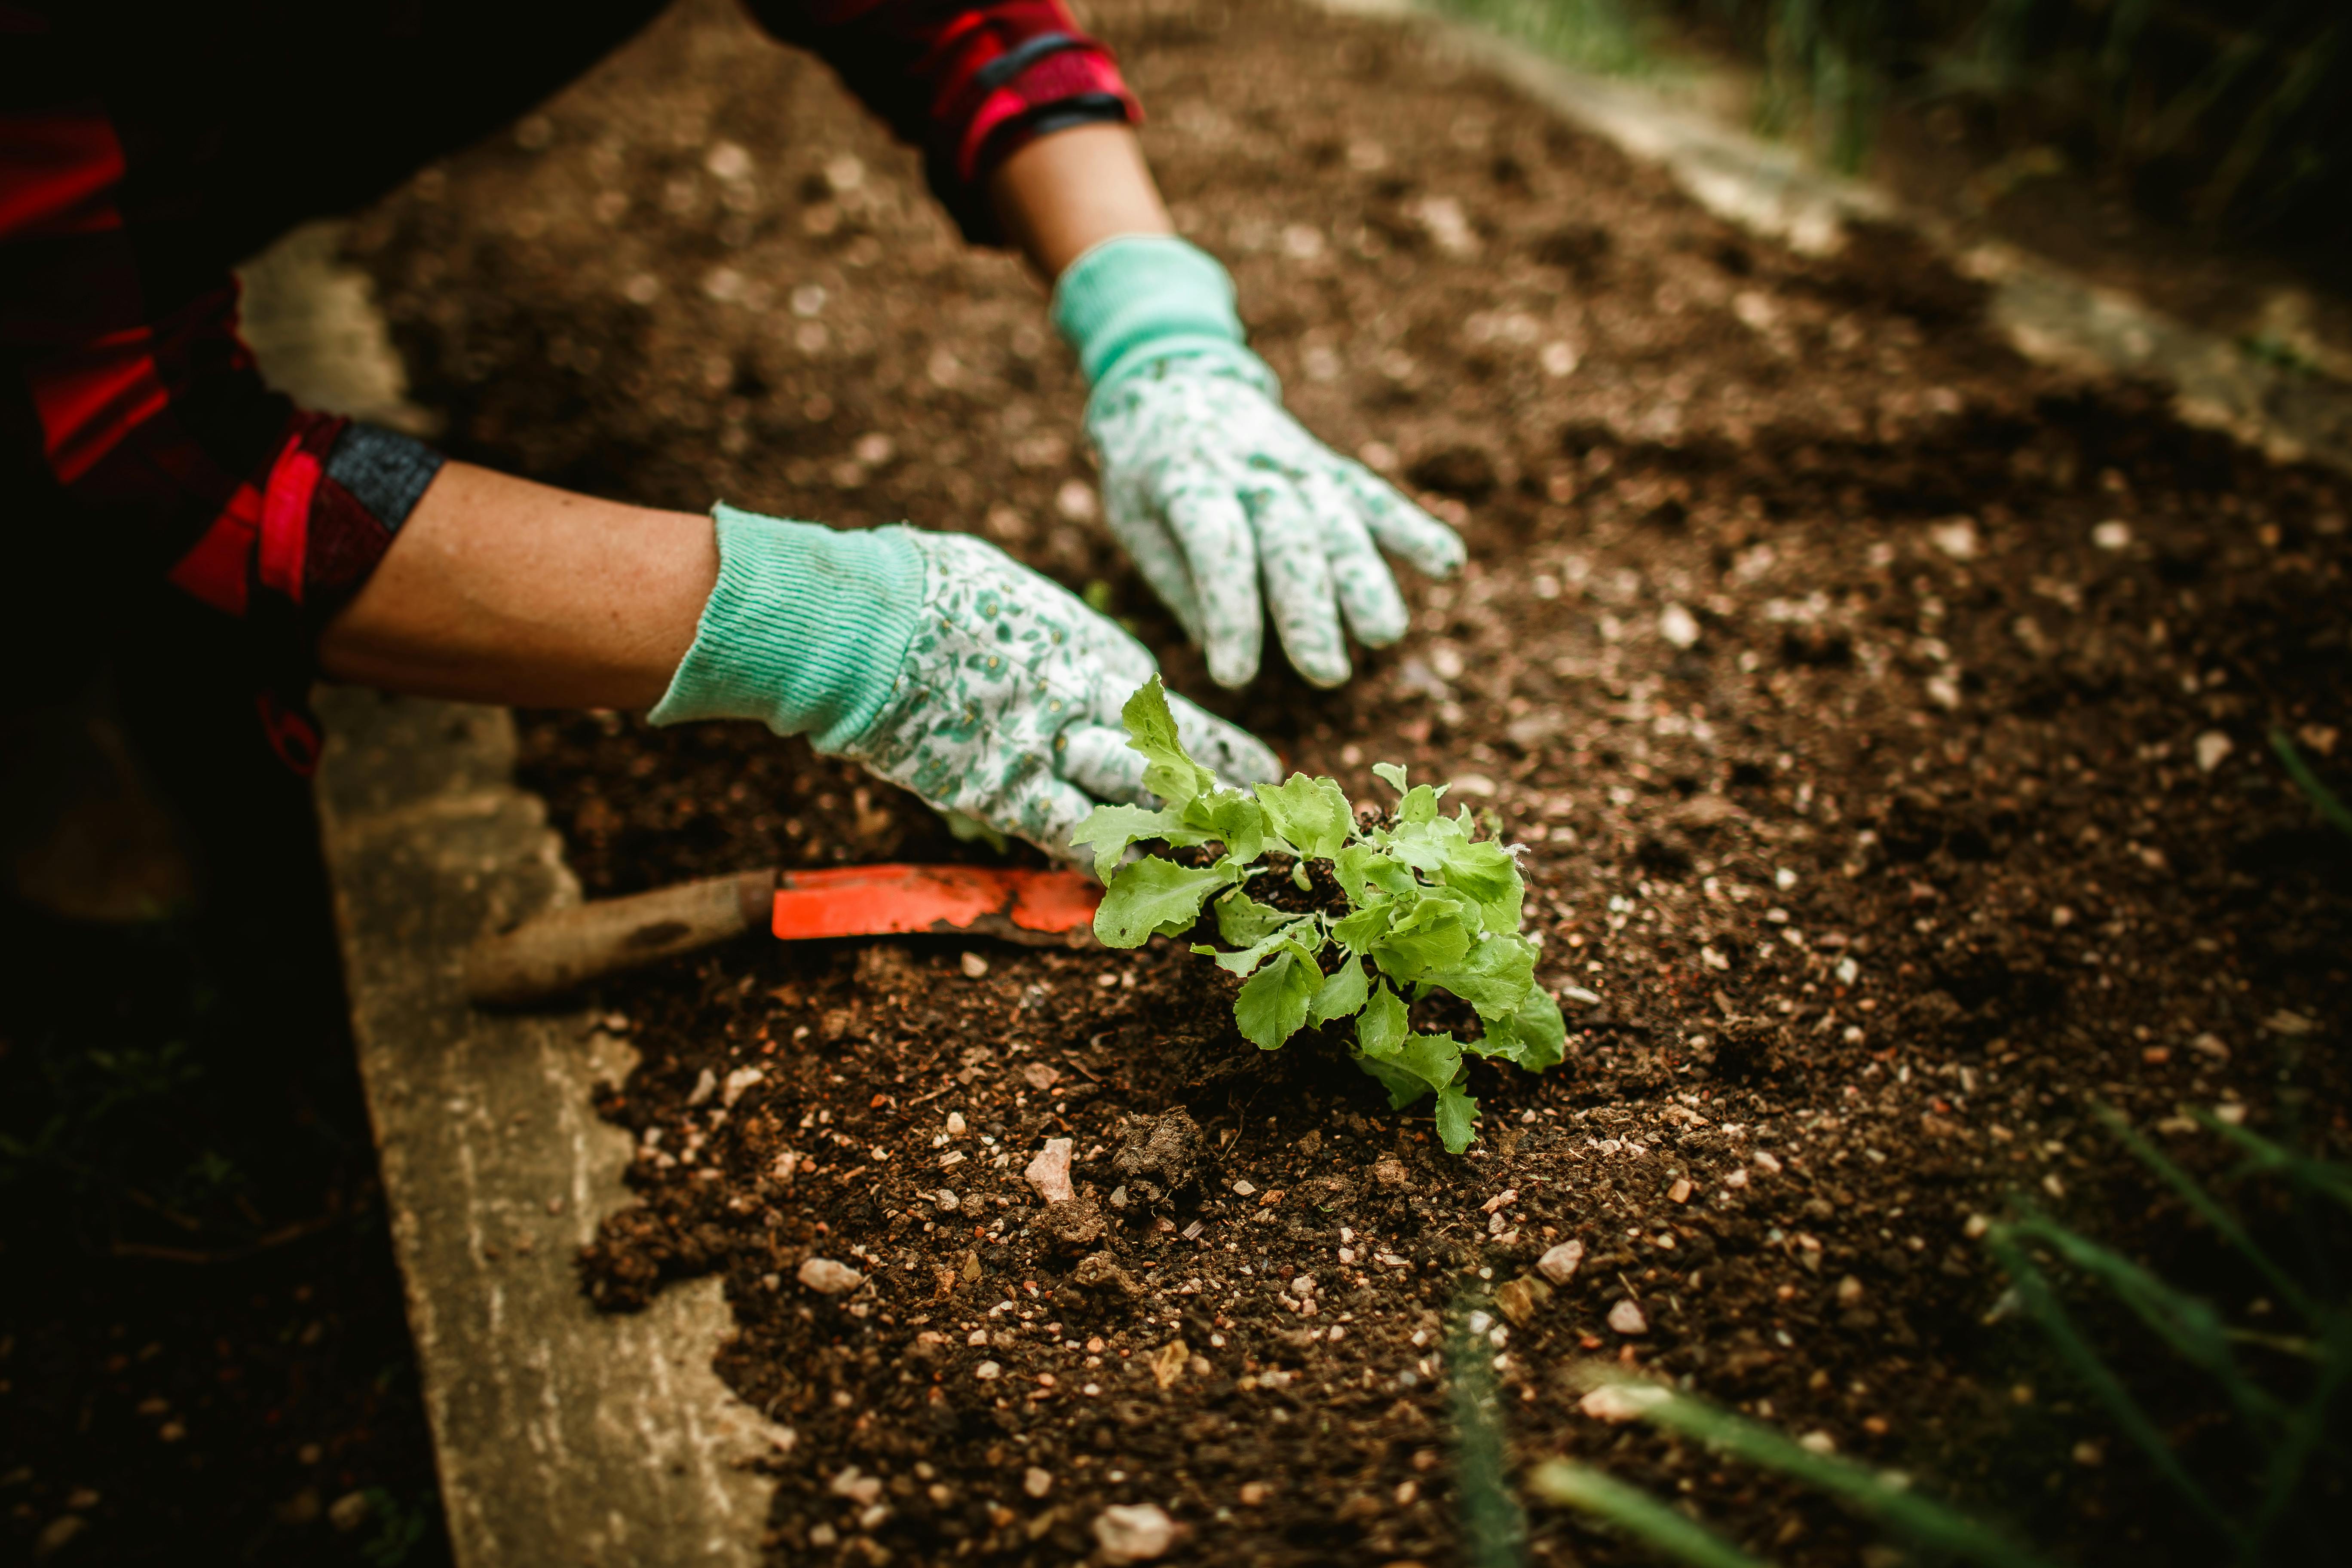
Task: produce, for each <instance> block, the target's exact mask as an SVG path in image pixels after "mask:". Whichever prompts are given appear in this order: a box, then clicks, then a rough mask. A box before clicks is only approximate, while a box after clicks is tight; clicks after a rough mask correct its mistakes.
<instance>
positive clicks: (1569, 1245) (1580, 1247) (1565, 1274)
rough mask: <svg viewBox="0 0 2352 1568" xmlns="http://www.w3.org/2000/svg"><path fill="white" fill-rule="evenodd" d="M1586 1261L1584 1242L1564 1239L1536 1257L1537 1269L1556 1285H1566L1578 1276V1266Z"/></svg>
mask: <svg viewBox="0 0 2352 1568" xmlns="http://www.w3.org/2000/svg"><path fill="white" fill-rule="evenodd" d="M1583 1261H1584V1243H1582V1242H1580V1241H1563V1242H1561V1243H1560V1244H1559V1246H1558V1247H1553V1248H1552V1249H1551V1250H1550V1251H1549V1252H1547V1253H1545V1254H1544V1255H1543V1256H1542V1257H1541V1258H1537V1259H1536V1271H1537V1272H1538V1273H1539V1274H1541V1275H1542V1276H1543V1277H1544V1278H1545V1279H1549V1280H1550V1281H1551V1282H1552V1283H1553V1284H1555V1285H1565V1284H1567V1283H1568V1282H1569V1281H1570V1279H1574V1278H1575V1277H1576V1266H1577V1265H1578V1264H1580V1263H1582V1262H1583Z"/></svg>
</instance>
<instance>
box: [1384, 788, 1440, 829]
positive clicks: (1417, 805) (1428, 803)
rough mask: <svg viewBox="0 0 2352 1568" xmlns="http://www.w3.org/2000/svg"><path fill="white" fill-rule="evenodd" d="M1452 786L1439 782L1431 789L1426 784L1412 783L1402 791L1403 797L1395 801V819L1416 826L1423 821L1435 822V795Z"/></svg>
mask: <svg viewBox="0 0 2352 1568" xmlns="http://www.w3.org/2000/svg"><path fill="white" fill-rule="evenodd" d="M1453 787H1454V786H1453V785H1451V784H1440V785H1438V786H1437V787H1436V788H1435V789H1432V788H1430V787H1429V786H1428V785H1427V784H1415V785H1413V786H1412V788H1411V789H1409V790H1407V791H1405V792H1404V798H1403V799H1402V800H1401V801H1399V802H1397V820H1398V821H1399V822H1400V823H1405V824H1409V825H1412V826H1419V825H1420V824H1422V823H1424V822H1435V821H1436V820H1438V817H1437V797H1438V796H1440V795H1444V793H1445V792H1446V791H1447V790H1449V789H1451V788H1453Z"/></svg>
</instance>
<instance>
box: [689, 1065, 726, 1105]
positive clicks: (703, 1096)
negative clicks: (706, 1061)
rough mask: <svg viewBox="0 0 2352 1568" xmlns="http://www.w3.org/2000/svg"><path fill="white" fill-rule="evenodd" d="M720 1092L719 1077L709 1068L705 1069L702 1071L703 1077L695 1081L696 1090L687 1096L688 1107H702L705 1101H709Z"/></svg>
mask: <svg viewBox="0 0 2352 1568" xmlns="http://www.w3.org/2000/svg"><path fill="white" fill-rule="evenodd" d="M718 1092H719V1075H718V1074H717V1073H715V1072H712V1071H711V1070H710V1069H709V1068H703V1069H702V1076H701V1077H700V1078H698V1079H695V1080H694V1089H693V1090H692V1091H691V1092H690V1093H688V1095H687V1097H686V1102H687V1104H688V1105H700V1104H701V1103H702V1102H703V1101H704V1100H709V1098H710V1097H711V1096H712V1095H714V1094H717V1093H718Z"/></svg>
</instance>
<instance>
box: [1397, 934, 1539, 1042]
mask: <svg viewBox="0 0 2352 1568" xmlns="http://www.w3.org/2000/svg"><path fill="white" fill-rule="evenodd" d="M1421 978H1422V979H1423V981H1425V982H1427V983H1428V984H1432V985H1436V986H1442V987H1444V989H1445V990H1448V991H1451V992H1453V993H1454V994H1455V995H1456V996H1459V997H1461V998H1462V1000H1464V1001H1465V1002H1467V1003H1469V1004H1470V1005H1471V1006H1473V1007H1475V1008H1476V1009H1477V1010H1478V1016H1479V1017H1480V1018H1481V1019H1483V1020H1485V1021H1486V1023H1489V1024H1492V1023H1493V1022H1494V1021H1495V1020H1496V1019H1497V1018H1506V1017H1508V1016H1511V1015H1512V1014H1514V1013H1516V1012H1517V1011H1518V1010H1519V1007H1520V1005H1522V1004H1523V1003H1525V1002H1526V1001H1527V999H1528V992H1530V991H1532V990H1534V989H1535V984H1536V947H1535V943H1533V942H1529V941H1528V939H1527V938H1525V937H1523V936H1517V935H1512V936H1485V937H1480V938H1479V939H1478V945H1477V946H1475V947H1474V948H1472V949H1471V950H1470V951H1469V952H1468V953H1467V954H1466V955H1465V957H1464V958H1463V959H1462V961H1461V962H1460V963H1453V964H1444V965H1439V964H1433V965H1431V966H1430V968H1429V969H1428V970H1426V971H1425V972H1424V973H1423V974H1422V976H1421Z"/></svg>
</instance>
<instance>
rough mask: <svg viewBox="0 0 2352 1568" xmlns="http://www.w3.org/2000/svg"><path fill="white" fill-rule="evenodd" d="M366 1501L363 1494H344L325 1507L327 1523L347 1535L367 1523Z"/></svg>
mask: <svg viewBox="0 0 2352 1568" xmlns="http://www.w3.org/2000/svg"><path fill="white" fill-rule="evenodd" d="M367 1517H368V1500H367V1493H365V1492H345V1493H344V1494H343V1495H342V1496H341V1497H339V1498H337V1499H336V1500H334V1501H332V1502H331V1503H329V1504H328V1505H327V1522H328V1523H329V1524H331V1525H333V1526H334V1527H335V1528H336V1529H337V1530H339V1531H342V1532H343V1533H344V1534H345V1535H349V1534H350V1533H351V1532H352V1531H354V1530H357V1529H358V1528H359V1527H360V1526H361V1525H362V1524H365V1523H366V1522H367Z"/></svg>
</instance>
